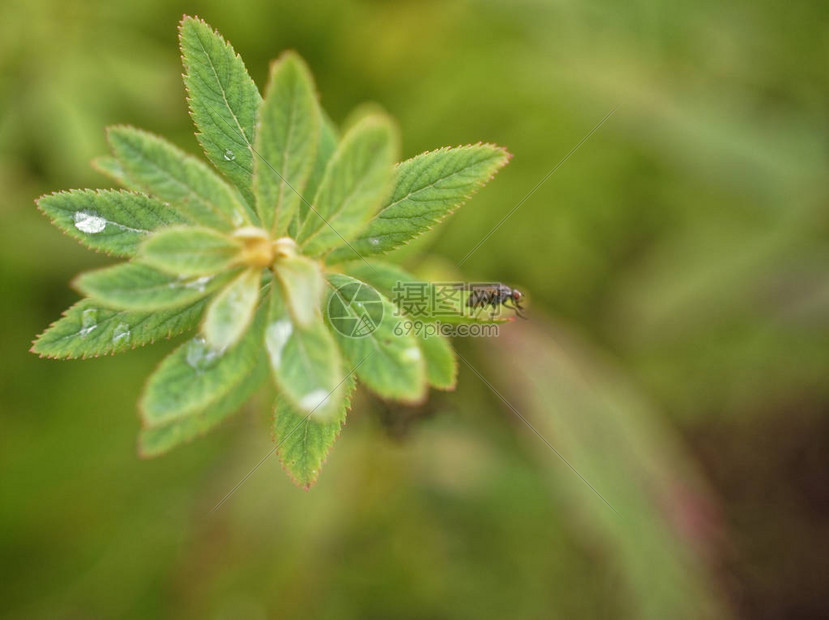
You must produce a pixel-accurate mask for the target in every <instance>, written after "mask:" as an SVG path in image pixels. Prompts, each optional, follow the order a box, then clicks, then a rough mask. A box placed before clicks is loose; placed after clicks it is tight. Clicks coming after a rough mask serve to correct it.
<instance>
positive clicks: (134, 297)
mask: <svg viewBox="0 0 829 620" xmlns="http://www.w3.org/2000/svg"><path fill="white" fill-rule="evenodd" d="M231 275H232V274H231V273H226V274H221V275H218V276H201V277H192V278H180V277H178V276H171V275H169V274H167V273H163V272H160V271H157V270H155V269H153V268H152V267H149V266H147V265H142V264H141V263H121V264H120V265H114V266H112V267H106V268H104V269H98V270H96V271H88V272H86V273H84V274H81V275H80V276H79V277H78V278H77V279H76V280H75V287H76V288H77V289H78V290H79V291H80V292H81V293H83V294H84V295H86V296H87V297H91V298H92V299H93V300H94V301H96V302H98V303H100V304H103V305H105V306H107V307H110V308H113V309H116V310H164V309H167V308H180V307H182V306H189V305H192V304H193V303H194V302H196V301H198V300H199V299H202V298H204V297H208V296H210V295H211V294H213V292H215V291H216V290H217V289H218V288H220V287H222V286H223V285H224V284H226V283H227V282H228V281H229V280H230V277H231Z"/></svg>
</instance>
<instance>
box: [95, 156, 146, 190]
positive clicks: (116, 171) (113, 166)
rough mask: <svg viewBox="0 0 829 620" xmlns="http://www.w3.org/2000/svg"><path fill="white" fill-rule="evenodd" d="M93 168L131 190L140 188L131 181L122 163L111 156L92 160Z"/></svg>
mask: <svg viewBox="0 0 829 620" xmlns="http://www.w3.org/2000/svg"><path fill="white" fill-rule="evenodd" d="M92 167H93V168H94V169H95V170H97V171H98V172H100V173H101V174H104V175H106V176H108V177H109V178H110V179H112V180H113V181H115V182H116V183H118V184H119V185H121V186H122V187H125V188H127V189H129V190H138V189H139V187H138V186H137V185H136V184H135V183H133V182H132V181H130V179H129V177H128V176H127V171H126V170H124V167H123V166H122V165H121V162H120V161H118V160H117V159H116V158H114V157H112V156H111V155H102V156H100V157H96V158H95V159H93V160H92Z"/></svg>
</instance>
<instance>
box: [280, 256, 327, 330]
mask: <svg viewBox="0 0 829 620" xmlns="http://www.w3.org/2000/svg"><path fill="white" fill-rule="evenodd" d="M274 272H275V273H276V277H277V279H278V280H279V283H280V284H281V286H282V288H281V291H282V294H283V296H284V299H285V300H286V301H287V304H288V309H289V310H290V312H291V317H292V318H293V320H294V321H295V322H296V323H297V324H298V325H299V326H300V327H306V326H308V325H310V324H311V323H315V322H317V321H318V320H319V318H320V303H321V302H322V295H323V291H324V289H325V278H324V276H323V274H322V267H321V265H320V264H319V263H318V262H317V261H315V260H313V259H310V258H306V257H305V256H287V257H285V258H281V259H278V260H277V261H276V264H275V267H274Z"/></svg>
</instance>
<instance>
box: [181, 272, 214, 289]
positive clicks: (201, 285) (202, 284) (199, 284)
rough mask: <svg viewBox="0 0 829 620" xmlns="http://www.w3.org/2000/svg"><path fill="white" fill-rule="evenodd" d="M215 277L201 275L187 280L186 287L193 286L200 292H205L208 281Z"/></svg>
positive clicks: (192, 287)
mask: <svg viewBox="0 0 829 620" xmlns="http://www.w3.org/2000/svg"><path fill="white" fill-rule="evenodd" d="M212 279H213V276H201V277H200V278H195V279H193V280H190V281H189V282H186V283H185V284H184V288H191V289H195V290H197V291H198V292H199V293H204V291H205V288H206V287H207V283H208V282H210V281H211V280H212Z"/></svg>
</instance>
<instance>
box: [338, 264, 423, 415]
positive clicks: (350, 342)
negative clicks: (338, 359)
mask: <svg viewBox="0 0 829 620" xmlns="http://www.w3.org/2000/svg"><path fill="white" fill-rule="evenodd" d="M328 281H329V282H330V283H331V285H332V286H333V288H334V290H333V291H332V292H330V293H329V296H328V300H327V302H326V304H325V309H326V319H327V320H328V322H329V324H330V325H331V327H332V328H333V331H334V337H335V338H336V340H337V344H339V346H340V349H341V350H342V351H343V353H344V354H345V358H346V360H347V361H348V362H349V363H350V364H351V365H352V368H353V367H356V368H357V370H356V372H357V376H358V377H359V378H360V380H362V381H363V383H365V384H366V385H367V386H368V387H369V388H370V389H371V390H373V391H374V392H376V393H377V394H378V395H380V396H382V397H384V398H393V399H396V400H401V401H405V402H418V401H420V400H422V399H423V398H424V397H425V396H426V391H427V386H428V384H427V381H426V364H425V363H424V360H423V354H422V353H421V351H420V348H419V347H418V344H417V340H415V339H414V337H413V336H409V335H406V334H405V333H403V334H402V335H398V334H397V333H395V327H396V326H398V324H399V322H400V320H399V318H398V317H397V316H396V310H395V307H394V305H393V304H392V303H391V302H390V301H389V300H388V299H386V298H385V297H384V296H383V295H381V294H380V293H378V292H377V291H376V290H375V289H374V288H372V287H371V286H369V285H368V284H366V283H365V282H361V281H360V280H357V279H355V278H352V277H350V276H346V275H342V274H333V273H332V274H329V276H328ZM375 309H377V310H378V311H379V312H378V316H375V317H372V316H371V315H372V313H373V312H374V310H375Z"/></svg>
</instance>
